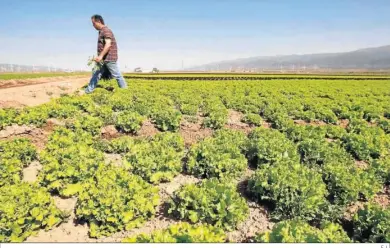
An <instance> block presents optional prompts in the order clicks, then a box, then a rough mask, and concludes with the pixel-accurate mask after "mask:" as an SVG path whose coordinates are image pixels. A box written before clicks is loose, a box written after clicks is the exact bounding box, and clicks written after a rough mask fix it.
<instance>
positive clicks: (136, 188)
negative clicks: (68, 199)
mask: <svg viewBox="0 0 390 248" xmlns="http://www.w3.org/2000/svg"><path fill="white" fill-rule="evenodd" d="M158 204H159V195H158V188H156V187H152V186H151V185H149V184H148V183H147V182H145V181H143V180H142V179H141V178H140V177H138V176H136V175H131V174H129V173H128V171H127V170H125V169H124V168H118V167H112V166H108V167H106V168H101V169H99V170H98V171H97V173H96V174H95V177H94V178H93V179H90V180H88V182H85V183H84V184H83V191H82V192H81V193H80V194H79V197H78V200H77V203H76V210H75V213H76V217H77V219H79V220H84V221H87V222H88V224H89V228H90V230H89V236H90V237H93V238H99V237H103V236H108V235H110V234H112V233H114V232H117V231H121V230H131V229H133V228H135V227H139V226H140V225H141V224H142V223H144V222H145V221H147V220H149V219H150V218H151V217H152V216H153V215H154V214H155V212H156V209H155V207H156V206H157V205H158Z"/></svg>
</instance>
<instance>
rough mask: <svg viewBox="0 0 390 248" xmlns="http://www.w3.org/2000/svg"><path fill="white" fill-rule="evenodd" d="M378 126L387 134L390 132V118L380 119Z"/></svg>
mask: <svg viewBox="0 0 390 248" xmlns="http://www.w3.org/2000/svg"><path fill="white" fill-rule="evenodd" d="M378 126H379V127H380V128H382V129H383V131H385V133H386V134H390V121H389V120H380V121H379V122H378Z"/></svg>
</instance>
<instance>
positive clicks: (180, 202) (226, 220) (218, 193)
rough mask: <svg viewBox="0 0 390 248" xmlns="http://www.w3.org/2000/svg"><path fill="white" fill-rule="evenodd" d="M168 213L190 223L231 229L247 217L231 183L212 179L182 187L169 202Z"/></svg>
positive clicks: (243, 202)
mask: <svg viewBox="0 0 390 248" xmlns="http://www.w3.org/2000/svg"><path fill="white" fill-rule="evenodd" d="M168 212H169V213H171V214H173V215H175V216H179V217H180V218H181V219H184V220H188V221H190V222H191V223H200V222H202V223H208V224H211V225H214V226H216V227H221V228H224V229H226V230H233V229H234V228H236V227H237V225H238V224H239V223H240V222H242V221H244V220H245V219H246V218H247V217H248V215H249V208H248V205H247V204H246V202H245V199H244V198H242V197H241V196H240V195H239V193H238V192H237V191H236V188H235V186H234V185H233V184H231V183H229V182H227V181H222V182H221V181H219V180H218V179H216V178H212V179H207V180H204V181H202V182H201V183H200V184H187V185H184V186H182V187H181V188H180V189H179V190H177V191H176V192H175V193H174V196H173V198H172V199H171V200H170V201H169V210H168Z"/></svg>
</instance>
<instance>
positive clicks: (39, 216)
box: [0, 183, 66, 242]
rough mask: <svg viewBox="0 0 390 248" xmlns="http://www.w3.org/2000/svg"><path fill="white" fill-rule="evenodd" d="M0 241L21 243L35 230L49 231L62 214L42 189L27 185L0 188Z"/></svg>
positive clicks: (58, 221) (57, 222)
mask: <svg viewBox="0 0 390 248" xmlns="http://www.w3.org/2000/svg"><path fill="white" fill-rule="evenodd" d="M0 195H1V197H0V242H22V241H24V240H25V239H26V238H28V237H29V236H31V235H33V234H35V233H37V232H38V231H39V229H41V228H44V229H45V230H49V229H51V228H52V227H54V226H56V225H58V224H59V223H61V222H62V221H63V220H64V219H65V217H66V214H65V213H64V212H62V211H60V210H59V209H58V208H57V207H56V206H55V204H54V201H53V199H52V198H51V197H50V194H49V193H47V192H46V191H45V190H44V189H43V188H38V187H36V186H33V185H31V184H28V183H18V184H14V185H5V186H2V187H0Z"/></svg>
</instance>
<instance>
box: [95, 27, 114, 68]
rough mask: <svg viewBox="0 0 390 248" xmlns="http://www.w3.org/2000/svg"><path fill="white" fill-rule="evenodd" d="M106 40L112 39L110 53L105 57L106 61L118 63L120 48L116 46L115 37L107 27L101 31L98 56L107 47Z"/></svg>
mask: <svg viewBox="0 0 390 248" xmlns="http://www.w3.org/2000/svg"><path fill="white" fill-rule="evenodd" d="M105 39H111V47H110V50H108V53H107V54H106V55H105V56H104V57H103V60H104V61H117V60H118V46H117V44H116V40H115V36H114V34H113V33H112V31H111V29H109V28H108V27H107V26H104V27H103V28H102V29H101V30H99V38H98V46H97V51H98V55H99V54H100V53H101V52H102V51H103V49H104V45H105Z"/></svg>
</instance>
